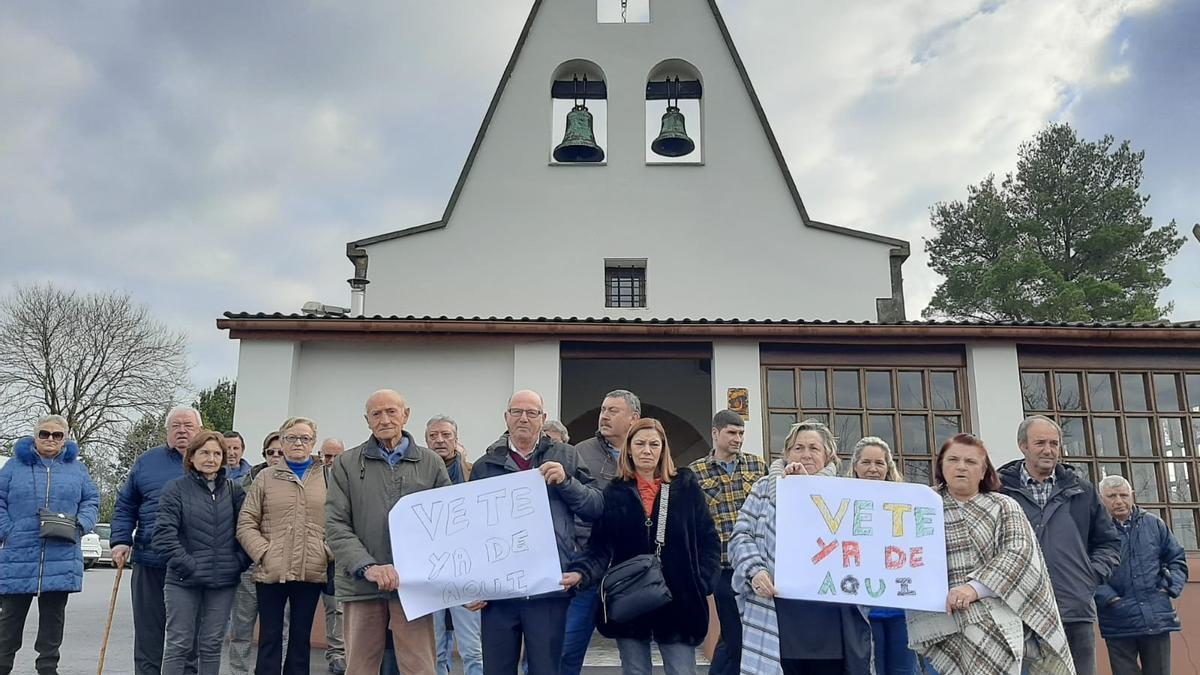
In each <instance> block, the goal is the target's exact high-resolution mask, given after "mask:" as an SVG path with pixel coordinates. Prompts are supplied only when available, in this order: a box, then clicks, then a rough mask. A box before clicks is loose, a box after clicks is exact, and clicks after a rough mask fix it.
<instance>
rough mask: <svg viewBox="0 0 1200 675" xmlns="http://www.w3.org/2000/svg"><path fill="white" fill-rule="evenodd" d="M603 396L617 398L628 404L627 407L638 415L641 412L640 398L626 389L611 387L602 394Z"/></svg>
mask: <svg viewBox="0 0 1200 675" xmlns="http://www.w3.org/2000/svg"><path fill="white" fill-rule="evenodd" d="M604 398H619V399H623V400H624V401H625V402H626V403H628V404H629V409H630V410H632V411H633V412H635V413H637V414H638V415H641V414H642V399H640V398H638V397H637V394H635V393H633V392H632V391H629V390H628V389H613V390H612V391H610V392H608V393H607V394H605V395H604Z"/></svg>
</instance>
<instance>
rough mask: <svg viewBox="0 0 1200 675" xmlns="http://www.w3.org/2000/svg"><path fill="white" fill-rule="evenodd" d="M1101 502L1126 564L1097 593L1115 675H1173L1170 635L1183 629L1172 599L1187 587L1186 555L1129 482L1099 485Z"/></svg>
mask: <svg viewBox="0 0 1200 675" xmlns="http://www.w3.org/2000/svg"><path fill="white" fill-rule="evenodd" d="M1100 500H1101V501H1103V502H1104V508H1106V509H1108V512H1109V513H1110V514H1111V515H1112V518H1113V522H1114V523H1116V526H1117V532H1118V533H1120V535H1121V564H1120V565H1118V566H1117V569H1116V570H1115V571H1114V572H1113V574H1112V577H1110V578H1109V580H1108V583H1105V584H1100V587H1099V588H1097V589H1096V606H1097V608H1098V609H1099V612H1100V634H1101V635H1103V636H1104V642H1105V643H1106V644H1107V645H1108V661H1109V664H1110V665H1111V666H1112V671H1113V675H1170V672H1171V633H1175V632H1178V631H1179V629H1180V626H1179V616H1178V615H1176V613H1175V607H1174V606H1173V605H1172V604H1171V600H1173V599H1175V598H1178V597H1179V596H1180V595H1181V594H1182V593H1183V585H1184V584H1186V583H1187V578H1188V563H1187V555H1186V554H1184V552H1183V547H1182V546H1180V545H1179V541H1178V540H1177V539H1175V537H1174V535H1172V534H1171V531H1170V530H1168V529H1167V524H1166V523H1164V522H1163V521H1162V519H1161V518H1159V517H1158V516H1156V515H1154V514H1153V513H1147V512H1145V511H1143V510H1142V509H1141V508H1139V507H1138V506H1137V505H1136V504H1134V503H1133V487H1132V486H1131V485H1130V484H1129V481H1127V480H1125V479H1124V478H1122V477H1121V476H1109V477H1107V478H1105V479H1104V480H1102V481H1100ZM1139 659H1140V660H1141V665H1140V666H1139V665H1138V660H1139Z"/></svg>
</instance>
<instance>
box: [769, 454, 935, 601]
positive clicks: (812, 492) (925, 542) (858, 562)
mask: <svg viewBox="0 0 1200 675" xmlns="http://www.w3.org/2000/svg"><path fill="white" fill-rule="evenodd" d="M776 488H777V491H776V502H775V506H776V510H775V577H776V578H775V587H776V589H778V591H779V595H780V597H784V598H795V599H800V600H817V601H821V602H844V603H852V604H857V605H871V606H875V607H895V608H899V609H922V610H929V611H945V609H946V593H947V591H948V590H949V589H948V588H947V580H946V537H945V518H944V515H943V513H942V497H941V495H939V494H938V493H936V492H934V491H933V490H930V489H929V488H928V487H926V486H924V485H910V484H907V483H892V482H886V481H875V480H856V479H853V478H830V477H825V476H788V477H786V478H782V479H780V480H779V482H778V485H777V486H776Z"/></svg>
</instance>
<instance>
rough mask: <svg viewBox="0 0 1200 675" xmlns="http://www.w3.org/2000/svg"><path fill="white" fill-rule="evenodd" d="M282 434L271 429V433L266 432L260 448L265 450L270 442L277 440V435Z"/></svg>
mask: <svg viewBox="0 0 1200 675" xmlns="http://www.w3.org/2000/svg"><path fill="white" fill-rule="evenodd" d="M282 435H283V434H281V433H279V432H278V431H272V432H271V433H269V434H267V437H266V438H264V439H263V447H262V449H263V450H266V449H267V448H268V447H270V446H271V444H272V443H274V442H275V441H278V440H279V437H280V436H282Z"/></svg>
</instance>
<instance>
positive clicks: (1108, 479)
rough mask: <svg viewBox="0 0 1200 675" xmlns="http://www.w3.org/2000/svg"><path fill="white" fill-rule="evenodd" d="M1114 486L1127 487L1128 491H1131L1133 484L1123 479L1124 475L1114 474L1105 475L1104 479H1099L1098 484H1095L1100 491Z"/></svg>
mask: <svg viewBox="0 0 1200 675" xmlns="http://www.w3.org/2000/svg"><path fill="white" fill-rule="evenodd" d="M1115 487H1125V488H1129V491H1130V492H1133V486H1132V485H1130V484H1129V481H1127V480H1125V477H1124V476H1118V475H1116V474H1113V475H1111V476H1105V477H1104V479H1103V480H1101V481H1100V485H1098V486H1097V489H1098V490H1100V491H1101V492H1104V491H1105V490H1107V489H1109V488H1115Z"/></svg>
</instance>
